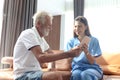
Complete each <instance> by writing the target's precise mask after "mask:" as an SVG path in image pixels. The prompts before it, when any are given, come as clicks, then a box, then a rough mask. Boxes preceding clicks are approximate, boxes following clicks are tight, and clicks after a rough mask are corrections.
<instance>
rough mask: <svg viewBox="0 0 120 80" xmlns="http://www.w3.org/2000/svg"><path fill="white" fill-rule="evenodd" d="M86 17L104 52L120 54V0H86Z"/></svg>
mask: <svg viewBox="0 0 120 80" xmlns="http://www.w3.org/2000/svg"><path fill="white" fill-rule="evenodd" d="M84 16H85V17H86V18H87V19H88V22H89V26H90V30H91V33H92V35H93V36H95V37H97V38H98V39H99V41H100V45H101V49H102V52H110V53H112V52H114V53H115V52H120V47H119V46H120V36H119V34H120V33H119V26H120V24H119V23H120V22H119V21H120V0H85V10H84Z"/></svg>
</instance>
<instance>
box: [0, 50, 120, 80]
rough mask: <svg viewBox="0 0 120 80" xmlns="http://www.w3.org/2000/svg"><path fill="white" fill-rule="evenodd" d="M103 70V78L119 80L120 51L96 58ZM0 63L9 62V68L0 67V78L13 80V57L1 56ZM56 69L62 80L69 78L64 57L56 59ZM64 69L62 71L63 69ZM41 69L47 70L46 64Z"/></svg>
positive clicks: (105, 79)
mask: <svg viewBox="0 0 120 80" xmlns="http://www.w3.org/2000/svg"><path fill="white" fill-rule="evenodd" d="M54 51H55V53H58V52H62V50H54ZM96 61H97V63H98V64H99V65H100V66H101V68H102V69H103V72H104V76H103V80H120V53H103V54H102V56H100V57H99V58H97V59H96ZM1 63H2V64H9V65H10V66H9V67H10V68H5V69H0V80H13V67H12V64H13V58H12V57H3V58H2V60H1ZM55 64H56V70H58V71H62V74H64V75H65V76H63V77H64V80H69V78H70V71H69V69H67V68H68V64H67V63H66V59H62V60H57V61H56V62H55ZM65 69H66V71H63V70H65ZM42 70H43V71H47V70H48V68H47V65H44V66H43V69H42Z"/></svg>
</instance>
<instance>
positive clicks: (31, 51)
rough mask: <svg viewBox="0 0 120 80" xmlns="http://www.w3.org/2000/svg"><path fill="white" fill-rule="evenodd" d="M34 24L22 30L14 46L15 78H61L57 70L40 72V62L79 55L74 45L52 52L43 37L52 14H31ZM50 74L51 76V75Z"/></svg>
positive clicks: (77, 48) (34, 79) (28, 79)
mask: <svg viewBox="0 0 120 80" xmlns="http://www.w3.org/2000/svg"><path fill="white" fill-rule="evenodd" d="M33 23H34V26H33V27H32V28H30V29H26V30H24V31H23V32H22V33H21V34H20V36H19V38H18V40H17V42H16V44H15V47H14V54H13V55H14V63H13V64H14V79H15V80H63V78H62V74H61V73H59V71H48V72H42V70H41V64H42V63H45V62H52V61H55V60H59V59H64V58H69V57H75V56H77V55H79V54H78V53H79V52H80V48H79V47H76V48H74V49H71V50H69V51H67V52H63V53H57V54H53V52H52V50H51V49H50V47H49V45H48V44H47V42H46V41H45V39H44V37H45V36H47V35H48V34H49V31H50V30H51V29H52V16H51V15H50V14H49V13H47V12H45V11H42V12H37V13H36V14H35V15H34V16H33ZM51 76H52V77H51Z"/></svg>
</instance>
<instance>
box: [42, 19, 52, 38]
mask: <svg viewBox="0 0 120 80" xmlns="http://www.w3.org/2000/svg"><path fill="white" fill-rule="evenodd" d="M50 30H52V19H51V18H50V17H47V21H46V23H45V25H44V26H43V29H42V33H43V35H44V36H48V35H49V32H50Z"/></svg>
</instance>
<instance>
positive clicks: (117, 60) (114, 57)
mask: <svg viewBox="0 0 120 80" xmlns="http://www.w3.org/2000/svg"><path fill="white" fill-rule="evenodd" d="M96 61H97V63H98V64H100V65H110V64H115V65H116V64H120V53H103V54H102V56H100V57H98V58H97V59H96Z"/></svg>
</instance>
